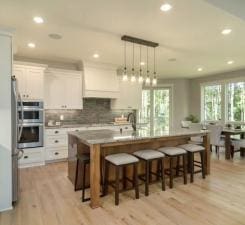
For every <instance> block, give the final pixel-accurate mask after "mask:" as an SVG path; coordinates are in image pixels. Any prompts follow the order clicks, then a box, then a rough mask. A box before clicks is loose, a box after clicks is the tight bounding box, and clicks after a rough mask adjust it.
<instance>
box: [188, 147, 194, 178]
mask: <svg viewBox="0 0 245 225" xmlns="http://www.w3.org/2000/svg"><path fill="white" fill-rule="evenodd" d="M189 154H190V167H191V183H193V181H194V153H193V152H190V153H189Z"/></svg>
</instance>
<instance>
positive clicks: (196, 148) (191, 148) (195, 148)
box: [178, 144, 205, 152]
mask: <svg viewBox="0 0 245 225" xmlns="http://www.w3.org/2000/svg"><path fill="white" fill-rule="evenodd" d="M178 147H179V148H183V149H185V150H186V151H188V152H200V151H204V150H205V148H204V147H203V146H201V145H194V144H184V145H179V146H178Z"/></svg>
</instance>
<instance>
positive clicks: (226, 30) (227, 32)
mask: <svg viewBox="0 0 245 225" xmlns="http://www.w3.org/2000/svg"><path fill="white" fill-rule="evenodd" d="M231 31H232V29H230V28H226V29H224V30H222V32H221V33H222V34H223V35H228V34H230V33H231Z"/></svg>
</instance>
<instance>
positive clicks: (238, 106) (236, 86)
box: [227, 82, 245, 122]
mask: <svg viewBox="0 0 245 225" xmlns="http://www.w3.org/2000/svg"><path fill="white" fill-rule="evenodd" d="M244 119H245V82H236V83H229V84H228V85H227V120H228V121H230V122H241V121H244Z"/></svg>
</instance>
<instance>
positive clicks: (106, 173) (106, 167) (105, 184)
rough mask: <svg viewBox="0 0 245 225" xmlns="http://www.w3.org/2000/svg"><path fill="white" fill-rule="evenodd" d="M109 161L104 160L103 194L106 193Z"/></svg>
mask: <svg viewBox="0 0 245 225" xmlns="http://www.w3.org/2000/svg"><path fill="white" fill-rule="evenodd" d="M108 179H109V163H108V162H106V161H105V175H104V191H103V195H107V194H108Z"/></svg>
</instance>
